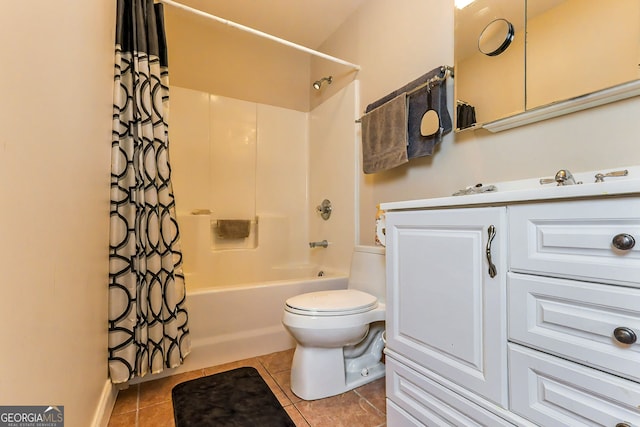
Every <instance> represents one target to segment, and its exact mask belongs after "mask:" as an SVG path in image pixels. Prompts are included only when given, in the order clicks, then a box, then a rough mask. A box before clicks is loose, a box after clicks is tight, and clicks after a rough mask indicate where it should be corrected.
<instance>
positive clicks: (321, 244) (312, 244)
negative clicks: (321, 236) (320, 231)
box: [309, 240, 329, 248]
mask: <svg viewBox="0 0 640 427" xmlns="http://www.w3.org/2000/svg"><path fill="white" fill-rule="evenodd" d="M327 246H329V242H327V241H326V240H323V241H322V242H309V247H310V248H317V247H321V248H326V247H327Z"/></svg>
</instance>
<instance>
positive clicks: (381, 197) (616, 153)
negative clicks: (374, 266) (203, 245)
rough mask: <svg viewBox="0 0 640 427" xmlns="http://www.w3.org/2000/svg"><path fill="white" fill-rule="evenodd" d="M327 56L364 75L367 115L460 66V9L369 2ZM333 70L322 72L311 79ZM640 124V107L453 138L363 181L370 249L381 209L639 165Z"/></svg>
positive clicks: (439, 0)
mask: <svg viewBox="0 0 640 427" xmlns="http://www.w3.org/2000/svg"><path fill="white" fill-rule="evenodd" d="M319 50H321V51H323V52H326V53H328V54H330V55H335V56H338V57H340V58H343V59H345V60H348V61H351V62H354V63H357V64H360V65H361V66H362V70H361V71H360V72H359V73H358V75H357V78H358V79H359V80H360V81H361V100H362V102H361V109H362V110H364V108H365V106H366V105H367V104H369V103H371V102H373V101H375V100H376V99H378V98H380V97H382V96H384V95H386V94H387V93H388V92H390V91H392V90H394V89H397V88H398V87H400V86H402V85H403V84H405V83H407V82H409V81H410V80H412V79H414V78H416V77H418V76H420V75H421V74H423V73H425V72H426V71H429V70H431V69H432V68H434V67H436V66H438V65H441V64H452V63H453V1H443V0H401V1H398V2H389V1H387V0H369V1H368V2H367V3H365V4H364V5H363V7H361V8H360V9H359V10H358V11H357V12H356V13H354V14H353V15H352V16H351V17H350V19H349V20H348V21H347V22H345V23H344V24H343V25H342V26H341V27H340V29H339V30H338V31H336V32H335V33H334V34H333V35H332V36H331V37H330V38H329V39H328V40H327V41H326V42H325V43H324V44H323V45H322V46H320V48H319ZM323 66H325V65H323ZM316 67H319V66H317V65H316ZM324 71H325V70H324V69H322V70H320V71H317V70H316V69H315V68H312V72H311V75H312V76H314V75H316V74H322V73H324ZM335 89H337V88H331V90H335ZM449 96H450V97H451V98H452V96H453V94H452V93H450V94H449ZM638 117H640V98H635V99H631V100H627V101H621V102H618V103H616V104H613V105H609V106H603V107H599V108H596V109H591V110H587V111H584V112H580V113H574V114H571V115H569V116H565V117H561V118H557V119H553V120H549V121H546V122H542V123H538V124H533V125H529V126H526V127H522V128H518V129H513V130H509V131H504V132H502V133H499V134H490V133H488V132H486V131H477V132H475V133H474V132H472V133H462V134H457V135H453V134H449V135H448V136H447V137H446V138H445V140H444V141H443V143H442V144H441V146H440V149H439V150H438V151H437V152H436V153H435V154H434V156H432V157H427V158H421V159H414V160H411V161H409V163H408V164H405V165H403V166H401V167H399V168H396V169H393V170H391V171H388V172H384V173H378V174H374V175H366V176H365V175H363V174H362V173H361V172H360V176H361V189H360V227H361V230H360V231H361V233H360V234H361V241H362V243H366V244H372V242H373V238H374V237H373V236H374V235H373V230H374V222H375V213H376V210H375V206H376V204H378V203H380V202H389V201H396V200H407V199H421V198H429V197H437V196H446V195H450V194H451V193H453V192H454V191H456V190H458V189H460V188H463V187H466V186H469V185H473V184H476V183H479V182H482V183H490V182H496V181H505V180H511V179H519V178H528V177H536V176H551V175H553V174H554V173H555V171H556V170H558V169H560V168H568V169H570V170H575V171H588V170H596V169H604V168H613V167H617V166H626V165H633V164H638V163H640V143H638V136H639V133H640V131H638V128H637V125H636V124H635V123H636V121H637V118H638Z"/></svg>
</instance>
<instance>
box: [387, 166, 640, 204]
mask: <svg viewBox="0 0 640 427" xmlns="http://www.w3.org/2000/svg"><path fill="white" fill-rule="evenodd" d="M623 169H627V170H628V171H629V174H628V175H627V176H624V177H607V178H605V180H604V182H599V183H595V182H594V181H595V178H594V177H595V174H596V173H598V172H600V173H607V172H612V171H618V170H623ZM573 176H574V178H575V180H576V181H583V182H584V184H575V185H563V186H558V185H556V184H555V183H553V184H544V185H541V184H540V178H549V176H546V177H538V178H531V179H523V180H518V181H505V182H497V183H493V184H492V185H495V186H496V188H497V191H493V192H486V193H478V194H468V195H463V196H448V197H436V198H431V199H418V200H405V201H398V202H387V203H382V204H380V208H381V209H383V210H385V211H390V210H400V209H427V208H438V207H457V206H476V205H498V204H508V203H514V202H527V201H534V200H535V201H538V200H557V199H571V198H585V197H603V196H617V195H625V194H627V195H631V194H637V195H640V166H629V167H620V168H613V169H605V170H602V171H589V172H580V173H574V174H573ZM486 185H491V184H485V186H486Z"/></svg>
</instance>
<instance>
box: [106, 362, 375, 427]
mask: <svg viewBox="0 0 640 427" xmlns="http://www.w3.org/2000/svg"><path fill="white" fill-rule="evenodd" d="M292 358H293V349H291V350H286V351H281V352H277V353H272V354H267V355H265V356H259V357H254V358H251V359H246V360H240V361H237V362H232V363H227V364H224V365H219V366H213V367H210V368H205V369H200V370H197V371H192V372H186V373H183V374H177V375H174V376H171V377H166V378H161V379H158V380H153V381H148V382H145V383H141V384H136V385H133V386H131V387H129V388H128V389H126V390H122V391H120V393H119V394H118V399H117V401H116V405H115V407H114V409H113V412H112V414H111V419H110V421H109V426H108V427H175V424H174V421H173V405H172V403H171V389H172V388H173V387H174V386H175V385H176V384H179V383H181V382H184V381H188V380H192V379H195V378H199V377H202V376H206V375H212V374H215V373H218V372H223V371H228V370H230V369H234V368H239V367H242V366H252V367H254V368H256V369H257V370H258V372H260V375H262V378H264V380H265V382H266V383H267V384H268V385H269V387H270V388H271V390H272V391H273V393H274V394H275V395H276V397H277V398H278V400H279V401H280V403H281V404H282V406H283V407H284V408H285V409H286V411H287V413H288V414H289V416H290V417H291V419H292V420H293V421H294V422H295V424H296V426H297V427H343V426H344V427H347V426H348V427H378V426H385V425H386V421H385V385H384V378H381V379H379V380H376V381H374V382H372V383H369V384H367V385H364V386H362V387H359V388H357V389H355V390H352V391H349V392H346V393H343V394H341V395H339V396H333V397H328V398H326V399H320V400H314V401H304V400H301V399H300V398H298V397H297V396H295V395H294V394H293V393H292V392H291V389H290V388H289V371H290V367H291V360H292Z"/></svg>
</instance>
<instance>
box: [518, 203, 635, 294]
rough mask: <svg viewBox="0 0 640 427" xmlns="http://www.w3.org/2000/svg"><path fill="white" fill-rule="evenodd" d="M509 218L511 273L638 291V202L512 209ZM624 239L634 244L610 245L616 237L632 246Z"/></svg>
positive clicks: (540, 204)
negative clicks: (615, 286) (636, 288)
mask: <svg viewBox="0 0 640 427" xmlns="http://www.w3.org/2000/svg"><path fill="white" fill-rule="evenodd" d="M508 215H509V250H510V260H509V261H510V270H511V271H519V272H530V273H534V274H540V275H544V276H557V277H567V278H575V279H580V280H586V281H590V282H605V283H612V284H620V285H626V286H633V287H640V200H639V199H637V198H633V199H632V198H625V199H602V200H585V201H572V202H554V203H539V204H534V205H517V206H510V207H509V209H508ZM625 235H627V236H630V237H632V238H633V239H634V240H635V246H633V247H632V248H629V249H617V248H616V247H614V244H613V240H614V237H616V236H619V237H618V240H617V242H620V241H623V242H622V243H627V244H628V243H630V242H631V240H630V239H629V238H628V237H626V236H625ZM618 245H619V246H620V245H621V244H620V243H618ZM622 246H623V247H624V245H622Z"/></svg>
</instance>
